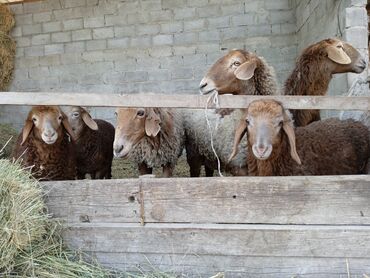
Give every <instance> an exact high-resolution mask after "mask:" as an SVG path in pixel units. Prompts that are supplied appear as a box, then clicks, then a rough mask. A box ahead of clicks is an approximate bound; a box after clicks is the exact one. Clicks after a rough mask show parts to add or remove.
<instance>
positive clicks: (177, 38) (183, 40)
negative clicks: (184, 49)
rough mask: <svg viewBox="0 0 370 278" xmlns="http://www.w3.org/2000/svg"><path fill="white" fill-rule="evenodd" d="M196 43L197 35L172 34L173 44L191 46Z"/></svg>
mask: <svg viewBox="0 0 370 278" xmlns="http://www.w3.org/2000/svg"><path fill="white" fill-rule="evenodd" d="M197 41H198V33H180V34H174V43H175V44H193V43H196V42H197Z"/></svg>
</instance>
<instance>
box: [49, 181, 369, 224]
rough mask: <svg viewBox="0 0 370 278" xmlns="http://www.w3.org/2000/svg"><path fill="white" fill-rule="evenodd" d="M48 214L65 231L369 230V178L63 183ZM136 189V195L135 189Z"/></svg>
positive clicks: (52, 191)
mask: <svg viewBox="0 0 370 278" xmlns="http://www.w3.org/2000/svg"><path fill="white" fill-rule="evenodd" d="M43 184H44V185H45V186H46V188H48V191H49V193H48V194H47V197H48V198H47V204H48V207H49V211H50V212H51V213H52V214H53V215H54V216H55V217H59V218H61V219H63V220H65V221H67V222H69V223H79V222H87V219H88V220H89V222H93V223H96V222H100V223H117V222H118V223H139V222H140V209H141V206H140V198H139V190H140V188H141V189H142V195H143V208H142V209H143V211H144V218H145V222H147V223H230V224H237V223H245V224H253V223H265V224H325V225H342V224H352V225H354V224H356V225H357V224H364V225H365V224H366V225H369V224H370V206H369V200H370V176H368V175H364V176H314V177H313V176H306V177H226V178H170V179H156V178H152V179H147V178H146V179H127V180H104V181H96V180H95V181H92V180H85V181H83V182H82V181H62V182H50V183H43ZM140 184H141V187H140Z"/></svg>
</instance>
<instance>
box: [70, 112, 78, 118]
mask: <svg viewBox="0 0 370 278" xmlns="http://www.w3.org/2000/svg"><path fill="white" fill-rule="evenodd" d="M78 116H80V113H78V112H74V113H73V114H72V117H74V118H77V117H78Z"/></svg>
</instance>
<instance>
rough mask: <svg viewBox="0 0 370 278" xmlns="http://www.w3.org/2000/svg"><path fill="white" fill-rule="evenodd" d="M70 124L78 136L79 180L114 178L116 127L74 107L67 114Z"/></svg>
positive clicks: (77, 159) (80, 108)
mask: <svg viewBox="0 0 370 278" xmlns="http://www.w3.org/2000/svg"><path fill="white" fill-rule="evenodd" d="M67 116H68V120H69V123H70V125H71V127H72V130H73V132H74V133H75V136H76V161H77V178H78V179H84V178H85V176H86V174H90V176H91V178H92V179H104V178H105V179H110V178H111V177H112V160H113V141H114V127H113V125H111V124H110V123H108V122H106V121H103V120H98V119H94V120H93V119H92V118H91V116H90V114H89V112H87V111H86V110H85V109H84V108H82V107H80V106H73V107H71V108H70V109H69V110H68V112H67Z"/></svg>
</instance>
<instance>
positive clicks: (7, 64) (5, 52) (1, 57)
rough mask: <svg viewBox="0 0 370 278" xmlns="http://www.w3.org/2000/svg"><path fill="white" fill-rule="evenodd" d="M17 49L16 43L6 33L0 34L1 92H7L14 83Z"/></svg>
mask: <svg viewBox="0 0 370 278" xmlns="http://www.w3.org/2000/svg"><path fill="white" fill-rule="evenodd" d="M15 48H16V43H15V41H14V40H13V39H12V38H11V37H10V36H8V35H7V34H5V33H4V32H0V91H6V90H7V89H8V87H9V85H10V82H11V81H12V77H13V70H14V58H15Z"/></svg>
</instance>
